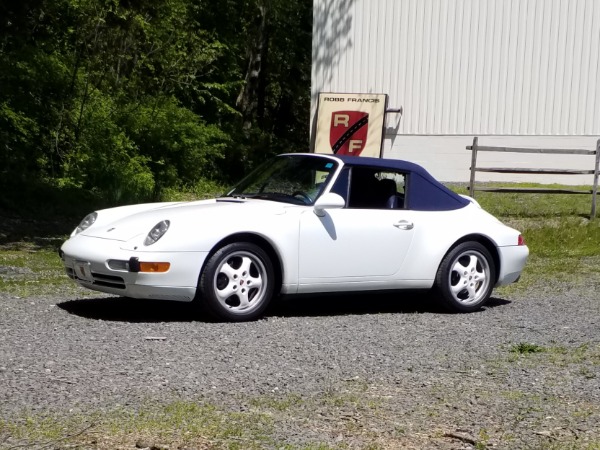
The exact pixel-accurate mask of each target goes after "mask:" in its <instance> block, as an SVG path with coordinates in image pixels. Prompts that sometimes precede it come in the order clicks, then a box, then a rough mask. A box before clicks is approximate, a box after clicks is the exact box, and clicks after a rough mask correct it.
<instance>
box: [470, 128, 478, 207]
mask: <svg viewBox="0 0 600 450" xmlns="http://www.w3.org/2000/svg"><path fill="white" fill-rule="evenodd" d="M477 142H478V138H477V137H474V138H473V146H472V147H471V179H470V180H469V195H470V196H471V197H472V198H475V166H476V165H477Z"/></svg>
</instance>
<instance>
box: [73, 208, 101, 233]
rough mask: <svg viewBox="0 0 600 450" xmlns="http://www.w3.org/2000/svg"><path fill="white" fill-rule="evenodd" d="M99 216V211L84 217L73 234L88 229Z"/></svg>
mask: <svg viewBox="0 0 600 450" xmlns="http://www.w3.org/2000/svg"><path fill="white" fill-rule="evenodd" d="M97 218H98V213H97V212H93V213H90V214H88V215H87V216H85V217H84V218H83V220H82V221H81V222H79V225H77V228H75V231H73V233H72V234H71V235H72V236H74V235H76V234H79V233H81V232H82V231H83V230H87V229H88V228H89V227H91V226H92V225H93V224H94V222H95V221H96V219H97Z"/></svg>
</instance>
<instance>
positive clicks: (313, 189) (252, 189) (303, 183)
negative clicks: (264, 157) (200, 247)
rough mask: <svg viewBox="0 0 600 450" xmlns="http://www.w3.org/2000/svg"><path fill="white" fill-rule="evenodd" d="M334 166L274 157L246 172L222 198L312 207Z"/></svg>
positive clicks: (310, 158) (294, 157)
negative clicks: (268, 201)
mask: <svg viewBox="0 0 600 450" xmlns="http://www.w3.org/2000/svg"><path fill="white" fill-rule="evenodd" d="M337 166H338V163H337V162H336V161H334V160H331V159H328V158H323V157H318V156H311V155H285V156H278V157H276V158H274V159H272V160H270V161H267V162H266V163H264V164H262V165H261V166H260V167H258V168H257V169H256V170H254V171H253V172H252V173H250V175H248V176H247V177H246V178H244V179H243V180H242V181H241V182H240V183H238V185H237V186H235V187H234V188H233V189H232V190H231V191H229V192H228V193H227V194H226V195H225V197H234V198H259V199H265V200H273V201H277V202H284V203H292V204H295V205H312V204H313V203H314V202H315V200H316V199H317V197H319V195H320V194H321V192H322V191H323V189H324V187H325V186H326V185H327V183H328V182H329V180H330V178H331V176H332V175H333V173H334V172H335V170H336V168H337Z"/></svg>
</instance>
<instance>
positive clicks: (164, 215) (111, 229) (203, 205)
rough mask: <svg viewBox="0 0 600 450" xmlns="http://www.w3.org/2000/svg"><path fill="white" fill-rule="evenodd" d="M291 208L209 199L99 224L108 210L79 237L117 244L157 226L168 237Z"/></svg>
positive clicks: (283, 212)
mask: <svg viewBox="0 0 600 450" xmlns="http://www.w3.org/2000/svg"><path fill="white" fill-rule="evenodd" d="M290 207H294V206H292V205H287V204H281V203H275V202H271V201H264V200H234V199H227V200H225V199H219V200H216V199H212V200H202V201H197V202H189V203H174V204H173V203H170V204H162V203H158V204H155V205H154V207H152V208H149V209H146V210H144V211H136V210H135V209H133V210H132V214H128V215H125V216H122V215H121V216H120V217H118V218H115V220H110V219H109V220H103V214H106V215H108V216H110V215H111V213H112V210H111V209H108V210H104V211H99V212H98V221H97V222H99V223H98V225H96V224H94V225H93V226H92V227H90V228H88V229H87V230H85V231H83V232H82V233H81V234H82V235H83V236H90V237H96V238H102V239H111V240H117V241H123V242H125V241H129V240H131V239H133V238H135V237H137V236H140V235H143V236H146V235H147V234H148V232H149V231H150V230H151V229H152V227H154V226H155V225H156V224H157V223H158V222H160V221H162V220H169V221H170V222H171V225H170V228H169V232H168V233H169V234H173V233H177V231H183V230H184V229H187V228H190V227H194V224H199V225H200V224H207V223H210V224H212V225H213V226H214V224H215V223H217V224H218V223H219V221H225V220H236V221H238V222H239V223H244V222H245V221H247V220H248V219H250V218H252V217H257V216H261V217H263V218H264V217H265V216H266V215H277V214H285V212H286V209H287V208H290Z"/></svg>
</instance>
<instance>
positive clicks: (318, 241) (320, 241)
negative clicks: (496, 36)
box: [298, 171, 414, 292]
mask: <svg viewBox="0 0 600 450" xmlns="http://www.w3.org/2000/svg"><path fill="white" fill-rule="evenodd" d="M371 175H372V176H377V177H379V178H378V179H377V181H378V182H379V184H383V183H381V180H383V179H384V178H386V177H387V178H389V177H390V176H396V177H397V176H398V174H389V173H382V172H381V171H373V173H372V174H371ZM348 176H349V177H350V176H351V177H352V181H348V182H346V181H344V183H346V185H347V186H348V189H349V190H348V194H347V195H346V197H347V207H346V208H343V209H330V210H327V211H326V213H325V215H324V216H322V217H319V216H317V215H316V214H315V213H314V212H313V211H311V210H308V211H305V212H304V214H302V216H301V218H300V230H299V252H298V254H299V277H298V278H299V292H311V291H315V292H317V291H323V290H344V289H353V288H355V289H366V288H369V286H370V287H373V286H374V285H375V284H376V285H377V288H385V287H386V286H388V285H389V286H392V285H393V280H396V279H397V278H398V276H399V275H398V271H399V270H400V267H401V265H402V263H403V262H404V259H405V257H406V254H407V252H408V250H409V248H410V246H411V244H412V240H413V235H414V221H413V215H414V213H413V212H411V211H409V210H406V209H404V208H403V205H402V204H400V205H397V204H394V205H395V206H393V207H392V206H390V204H391V203H390V202H389V201H387V200H386V199H385V198H383V197H381V194H382V193H381V192H378V191H377V186H372V185H366V184H364V180H363V182H362V183H363V184H362V185H359V184H360V183H359V176H358V173H353V175H350V174H348ZM401 176H402V179H404V175H401ZM375 184H377V183H375ZM397 184H398V185H399V184H400V183H397ZM402 184H403V183H402ZM402 189H403V188H402V187H401V186H398V191H397V192H395V193H394V194H395V195H397V196H398V197H400V198H403V192H401V190H402ZM333 190H334V191H336V189H335V186H334V189H333ZM337 192H338V193H340V194H342V195H343V194H344V192H345V191H344V189H341V190H340V189H338V190H337ZM384 195H388V194H387V193H384Z"/></svg>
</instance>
